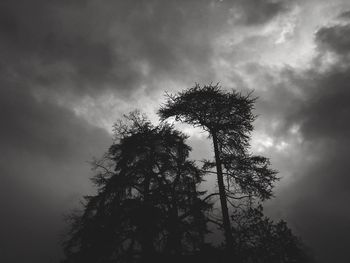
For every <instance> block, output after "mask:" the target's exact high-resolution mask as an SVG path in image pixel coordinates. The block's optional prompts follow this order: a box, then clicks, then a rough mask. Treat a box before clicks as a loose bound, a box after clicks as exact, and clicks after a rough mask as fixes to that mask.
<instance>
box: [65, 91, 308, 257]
mask: <svg viewBox="0 0 350 263" xmlns="http://www.w3.org/2000/svg"><path fill="white" fill-rule="evenodd" d="M254 102H255V98H251V95H250V94H248V95H247V96H243V95H241V94H240V93H237V92H235V91H231V92H224V91H222V90H221V89H220V88H219V86H218V85H216V86H212V85H209V86H204V87H200V86H199V85H196V86H195V87H194V88H190V89H188V90H185V91H183V92H180V93H178V94H177V95H168V101H167V102H166V104H165V105H163V107H162V108H161V109H160V111H159V114H160V116H161V119H162V120H165V119H167V118H168V117H172V116H174V117H175V119H176V120H180V121H184V122H187V123H190V124H193V125H194V126H200V127H202V128H203V129H204V130H205V131H207V132H208V133H209V137H210V138H211V139H212V141H213V148H214V154H215V160H205V161H204V164H203V166H202V169H199V168H198V167H197V166H196V164H195V162H194V161H191V160H189V159H188V157H189V153H190V151H191V148H190V147H189V146H188V145H187V144H186V143H185V140H186V139H187V136H185V135H184V134H183V133H181V132H179V131H177V130H175V129H174V128H173V126H171V125H169V124H167V123H165V122H162V123H161V124H160V125H158V126H154V125H152V124H151V123H150V121H149V120H148V119H147V117H146V116H144V115H141V114H140V113H139V112H134V113H131V114H130V115H128V116H125V118H124V119H123V120H120V121H118V122H117V123H116V124H115V126H114V143H113V144H112V146H111V147H110V148H109V150H108V152H107V153H106V154H105V155H104V156H103V158H102V159H100V160H94V162H93V166H94V169H95V172H96V174H95V176H94V177H93V178H92V182H93V183H94V184H95V185H96V187H97V194H96V195H92V196H87V197H85V202H84V207H83V211H82V212H80V213H72V214H71V219H70V220H71V228H70V232H69V233H68V236H67V239H66V241H65V243H64V248H65V254H66V260H65V261H64V262H67V263H68V262H76V263H80V262H87V263H88V262H91V263H92V262H94V263H95V262H96V263H98V262H101V263H102V262H103V263H105V262H168V263H170V262H182V263H186V262H191V263H194V262H201V263H205V262H208V263H209V262H210V263H215V262H218V263H219V262H220V263H223V262H225V263H226V262H239V263H252V262H254V263H292V262H295V263H304V262H311V260H310V257H309V255H308V254H307V253H306V252H305V251H306V249H305V248H304V247H303V245H302V243H301V241H300V240H299V239H298V238H297V237H296V236H294V235H293V234H292V232H291V230H290V229H289V228H288V227H287V225H286V223H285V222H284V221H280V222H278V223H275V222H273V221H272V220H270V219H269V218H267V217H265V216H264V215H263V209H262V206H261V205H260V202H261V201H264V200H266V199H269V198H271V197H272V196H273V192H272V189H273V186H274V185H273V184H274V182H275V181H276V180H278V178H277V172H276V171H275V170H273V169H271V168H270V162H269V159H267V158H266V157H263V156H258V155H253V154H252V153H251V152H250V149H249V147H250V145H249V140H250V132H251V131H252V130H253V126H252V122H253V121H254V119H255V116H254V115H253V113H252V110H253V106H254ZM213 168H216V171H213V170H212V169H213ZM205 173H214V174H216V175H217V181H218V186H219V191H218V192H213V193H210V194H208V195H206V196H204V194H205V192H200V191H198V185H199V184H200V183H201V182H202V177H203V175H204V174H205ZM216 196H219V197H220V204H221V211H222V217H221V218H219V219H217V218H214V219H213V213H211V207H212V205H211V203H210V201H211V200H212V198H214V197H216ZM228 204H229V206H228ZM208 222H211V223H214V224H216V225H218V226H219V228H222V229H223V230H224V235H225V243H224V244H223V245H224V246H217V247H215V246H213V245H212V244H210V243H206V242H205V239H206V237H207V236H206V234H207V233H208V230H207V223H208Z"/></svg>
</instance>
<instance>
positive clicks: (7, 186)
mask: <svg viewBox="0 0 350 263" xmlns="http://www.w3.org/2000/svg"><path fill="white" fill-rule="evenodd" d="M288 8H289V2H288V1H214V0H204V1H200V0H198V1H185V0H179V1H162V0H151V1H138V0H131V1H103V2H101V1H97V0H79V1H68V0H52V1H45V0H32V1H25V0H16V1H13V0H3V1H1V2H0V57H1V61H0V122H1V129H0V146H1V147H0V156H1V159H0V174H1V177H0V206H1V208H2V217H1V219H0V233H1V236H0V261H1V262H5V263H7V262H11V263H14V262H38V263H40V262H51V261H53V262H56V261H57V258H58V257H59V256H58V254H59V253H60V252H59V249H58V244H57V243H58V240H59V239H58V237H57V236H58V234H59V233H61V231H62V228H63V227H64V223H63V221H62V214H64V213H66V212H68V211H69V209H70V208H72V207H73V206H74V205H76V204H77V201H78V200H79V199H80V198H81V197H82V195H83V194H86V193H88V192H90V191H92V189H91V184H90V182H89V180H88V178H89V176H90V175H91V173H90V170H89V165H88V164H87V163H86V162H87V161H89V160H91V158H92V157H93V156H96V157H98V156H100V155H101V154H102V152H104V151H105V150H106V148H107V147H108V145H109V144H110V138H109V135H108V134H107V133H106V132H105V131H104V130H102V129H99V128H96V127H95V125H94V123H92V122H90V123H88V122H86V121H85V120H84V119H83V118H82V117H81V116H78V115H76V114H75V113H74V109H75V106H82V107H84V106H85V105H84V98H85V97H90V98H92V99H96V101H98V99H97V98H99V97H101V96H102V95H105V94H109V93H108V92H111V94H113V95H115V96H116V97H118V99H121V100H125V101H128V99H129V98H130V96H138V95H135V94H139V93H137V92H138V91H140V90H143V89H145V90H146V92H151V91H154V90H155V91H157V89H162V92H163V90H166V89H168V87H167V86H163V85H167V84H168V83H171V82H176V83H177V84H179V86H180V84H186V85H192V84H193V83H194V82H196V81H198V82H201V83H207V82H210V81H212V80H213V79H215V74H216V73H215V68H214V66H213V61H212V60H213V57H214V56H215V50H214V48H215V42H216V41H217V39H218V38H219V37H220V36H221V34H222V33H224V32H226V31H227V28H231V27H232V26H236V24H237V25H238V26H241V27H242V26H247V25H248V26H253V25H258V24H259V23H266V22H268V21H270V20H271V19H273V18H274V17H275V16H277V15H278V14H280V13H281V12H285V11H287V10H288ZM237 12H238V14H239V16H238V17H239V18H238V19H236V20H235V19H233V20H232V17H233V16H234V14H235V13H237ZM232 21H233V22H234V23H233V24H232ZM144 86H145V87H144ZM155 107H156V105H155ZM102 117H104V116H102ZM102 117H101V118H102ZM192 144H194V145H197V146H199V145H200V146H201V147H198V148H199V149H200V150H198V151H197V152H194V156H199V155H200V151H201V150H202V149H204V148H205V147H204V146H203V144H202V143H200V139H194V140H192ZM203 151H205V150H203Z"/></svg>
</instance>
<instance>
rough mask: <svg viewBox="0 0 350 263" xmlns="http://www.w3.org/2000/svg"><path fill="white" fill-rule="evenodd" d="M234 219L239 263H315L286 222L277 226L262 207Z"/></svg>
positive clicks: (239, 211)
mask: <svg viewBox="0 0 350 263" xmlns="http://www.w3.org/2000/svg"><path fill="white" fill-rule="evenodd" d="M232 217H233V229H234V233H235V247H236V248H237V251H238V253H237V254H238V255H239V262H242V263H245V262H254V263H292V262H297V263H306V262H312V258H311V256H310V255H309V253H308V250H307V249H306V247H305V246H304V245H303V244H302V242H301V240H300V239H299V238H298V237H296V236H294V235H293V234H292V231H291V230H290V229H289V228H288V226H287V224H286V222H284V221H279V222H277V223H274V222H273V221H272V220H270V219H269V218H267V217H265V216H264V215H263V208H262V206H261V205H259V206H257V207H254V208H253V207H250V208H248V209H246V210H236V211H235V212H234V213H233V215H232Z"/></svg>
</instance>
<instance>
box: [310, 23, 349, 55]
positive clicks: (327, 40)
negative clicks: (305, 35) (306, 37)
mask: <svg viewBox="0 0 350 263" xmlns="http://www.w3.org/2000/svg"><path fill="white" fill-rule="evenodd" d="M316 40H317V41H318V43H319V45H320V47H321V48H324V49H326V50H331V51H334V52H336V53H338V54H343V55H345V54H348V53H349V52H350V24H346V25H335V26H330V27H323V28H321V29H320V30H318V31H317V33H316Z"/></svg>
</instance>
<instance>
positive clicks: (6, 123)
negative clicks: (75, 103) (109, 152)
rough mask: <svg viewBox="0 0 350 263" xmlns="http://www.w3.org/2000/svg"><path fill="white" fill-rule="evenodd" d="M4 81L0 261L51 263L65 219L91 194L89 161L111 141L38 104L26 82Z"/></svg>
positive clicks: (0, 93)
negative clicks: (83, 197)
mask: <svg viewBox="0 0 350 263" xmlns="http://www.w3.org/2000/svg"><path fill="white" fill-rule="evenodd" d="M2 77H3V78H2V79H1V89H0V123H1V129H0V145H1V148H0V155H1V160H0V174H1V176H0V206H1V208H2V216H1V219H0V232H1V233H2V234H1V237H0V260H1V262H6V263H7V262H23V261H31V262H50V261H52V260H53V259H55V258H56V259H57V258H58V256H59V254H60V248H59V240H60V235H62V232H63V227H64V221H63V214H64V213H68V211H69V209H71V208H73V207H74V206H78V200H79V199H81V196H82V195H83V194H87V193H89V192H90V191H91V188H90V182H89V177H90V176H91V173H90V167H89V164H88V163H87V162H88V161H90V160H91V159H92V157H93V156H100V155H101V154H102V152H103V151H104V150H105V149H106V147H107V146H108V144H109V143H110V141H111V139H110V136H108V134H107V133H106V132H105V131H103V130H101V129H98V128H95V127H92V126H91V125H89V124H88V123H86V122H85V121H83V120H81V119H79V118H78V117H77V116H75V115H74V113H73V112H71V111H70V110H67V109H64V108H62V107H60V106H58V105H55V104H53V103H50V102H49V101H38V99H36V98H35V97H34V96H33V95H32V94H30V93H29V92H28V89H25V86H23V85H24V84H23V83H21V82H14V81H11V80H8V79H6V78H5V77H4V76H2ZM56 259H55V261H56Z"/></svg>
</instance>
